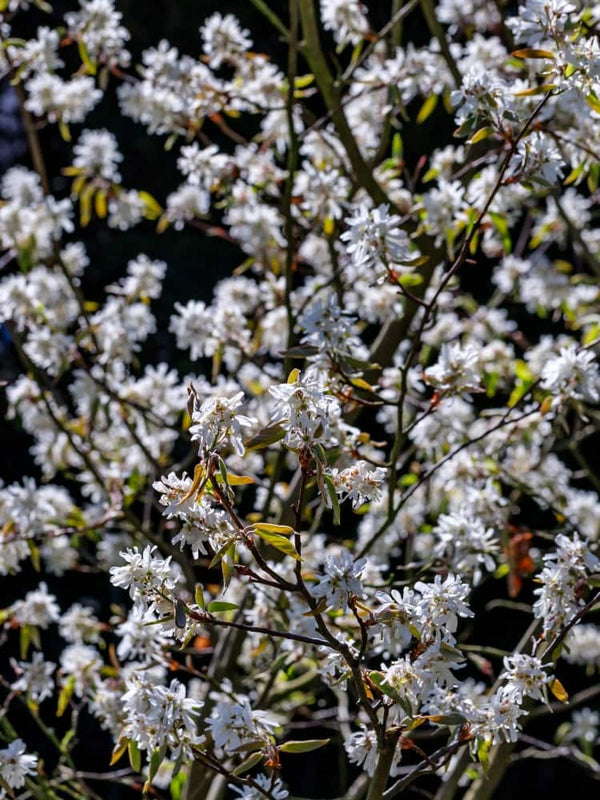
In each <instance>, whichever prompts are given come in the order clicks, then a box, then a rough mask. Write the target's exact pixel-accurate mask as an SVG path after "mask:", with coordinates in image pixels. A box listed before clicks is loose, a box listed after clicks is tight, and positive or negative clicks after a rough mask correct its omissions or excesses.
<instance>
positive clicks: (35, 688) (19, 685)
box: [10, 653, 56, 703]
mask: <svg viewBox="0 0 600 800" xmlns="http://www.w3.org/2000/svg"><path fill="white" fill-rule="evenodd" d="M13 669H14V670H15V672H16V673H17V675H18V676H19V677H18V680H16V681H14V682H13V683H12V684H11V687H10V688H11V689H12V690H13V692H26V693H27V694H28V695H29V697H31V699H32V700H34V701H35V702H36V703H41V702H42V701H43V700H45V699H46V698H47V697H51V696H52V692H53V691H54V680H53V678H52V676H53V674H54V670H55V669H56V664H53V663H52V662H51V661H44V656H43V654H42V653H34V654H33V657H32V659H31V661H30V662H27V661H19V662H18V663H13Z"/></svg>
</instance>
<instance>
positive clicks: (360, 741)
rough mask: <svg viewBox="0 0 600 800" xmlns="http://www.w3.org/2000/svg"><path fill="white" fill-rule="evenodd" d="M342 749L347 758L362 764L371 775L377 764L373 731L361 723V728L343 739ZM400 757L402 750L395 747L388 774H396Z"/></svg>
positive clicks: (375, 741)
mask: <svg viewBox="0 0 600 800" xmlns="http://www.w3.org/2000/svg"><path fill="white" fill-rule="evenodd" d="M344 749H345V751H346V753H347V754H348V760H349V761H350V762H351V763H352V764H358V765H359V766H362V768H363V769H364V771H365V772H366V773H367V775H373V773H374V772H375V766H376V764H377V753H378V750H377V739H376V736H375V732H374V731H372V730H369V729H368V728H367V727H366V725H361V730H359V731H355V732H354V733H352V734H350V736H349V737H348V738H347V739H346V740H345V741H344ZM401 757H402V750H401V749H400V747H396V749H395V750H394V759H393V761H392V767H391V769H390V775H391V776H392V777H394V776H395V775H397V774H398V766H399V764H400V759H401Z"/></svg>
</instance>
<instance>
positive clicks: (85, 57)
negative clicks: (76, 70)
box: [77, 38, 96, 75]
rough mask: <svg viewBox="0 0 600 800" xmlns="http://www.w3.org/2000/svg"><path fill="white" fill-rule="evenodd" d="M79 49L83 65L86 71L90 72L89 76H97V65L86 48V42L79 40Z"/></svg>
mask: <svg viewBox="0 0 600 800" xmlns="http://www.w3.org/2000/svg"><path fill="white" fill-rule="evenodd" d="M77 49H78V50H79V58H80V59H81V63H82V64H83V65H84V67H85V68H86V71H87V72H88V74H89V75H95V74H96V65H95V64H94V62H93V61H92V60H91V59H90V55H89V53H88V49H87V47H86V46H85V42H84V41H83V39H81V38H79V39H78V40H77Z"/></svg>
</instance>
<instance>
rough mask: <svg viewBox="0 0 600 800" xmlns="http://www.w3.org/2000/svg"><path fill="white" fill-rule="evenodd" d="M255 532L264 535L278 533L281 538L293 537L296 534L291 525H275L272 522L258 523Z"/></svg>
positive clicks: (255, 525)
mask: <svg viewBox="0 0 600 800" xmlns="http://www.w3.org/2000/svg"><path fill="white" fill-rule="evenodd" d="M254 530H255V531H259V530H260V531H263V532H264V533H276V534H278V535H279V536H291V535H292V534H293V533H294V529H293V528H291V527H290V526H289V525H274V524H272V523H271V522H256V523H255V524H254Z"/></svg>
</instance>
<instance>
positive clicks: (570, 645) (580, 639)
mask: <svg viewBox="0 0 600 800" xmlns="http://www.w3.org/2000/svg"><path fill="white" fill-rule="evenodd" d="M563 658H564V659H565V661H568V662H569V663H570V664H579V665H580V666H584V667H586V668H587V670H588V672H589V671H592V670H594V669H596V670H598V669H600V628H599V627H598V626H597V625H592V624H589V625H576V626H575V627H574V628H572V629H571V630H570V631H569V633H568V634H567V637H566V639H565V650H564V653H563Z"/></svg>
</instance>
